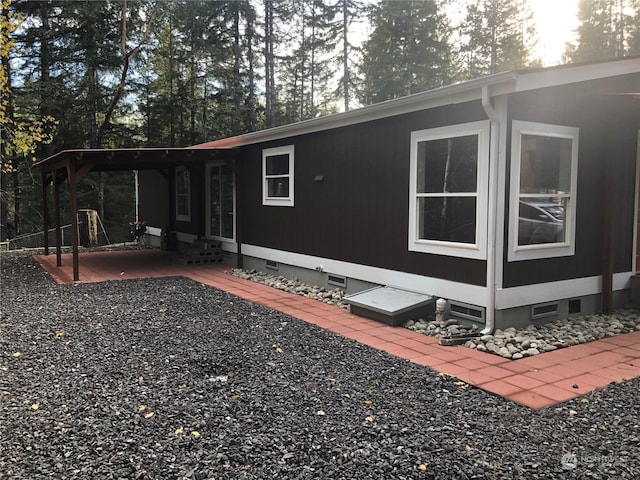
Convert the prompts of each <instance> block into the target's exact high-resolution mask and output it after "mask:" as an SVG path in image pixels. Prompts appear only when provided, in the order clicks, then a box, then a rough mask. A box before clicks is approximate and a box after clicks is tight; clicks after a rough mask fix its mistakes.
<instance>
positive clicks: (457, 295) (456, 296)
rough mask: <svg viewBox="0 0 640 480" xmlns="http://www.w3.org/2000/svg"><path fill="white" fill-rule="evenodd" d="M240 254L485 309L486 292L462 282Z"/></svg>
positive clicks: (259, 251) (252, 249)
mask: <svg viewBox="0 0 640 480" xmlns="http://www.w3.org/2000/svg"><path fill="white" fill-rule="evenodd" d="M242 254H243V255H246V256H248V257H255V258H261V259H264V260H272V261H274V262H279V263H283V264H287V265H293V266H295V267H300V268H307V269H309V270H315V269H316V268H317V267H319V266H322V269H323V270H324V271H325V272H331V273H332V274H335V275H342V276H345V277H348V278H355V279H357V280H362V281H365V282H370V283H376V284H379V285H385V286H391V287H397V288H401V289H403V290H410V291H413V292H420V293H426V294H428V295H433V296H436V297H443V298H446V299H448V300H456V301H459V302H464V303H468V304H472V305H477V306H479V307H486V298H487V294H486V290H487V289H486V288H485V287H481V286H478V285H469V284H466V283H460V282H453V281H450V280H442V279H439V278H433V277H425V276H422V275H415V274H412V273H406V272H400V271H397V270H387V269H384V268H379V267H373V266H370V265H361V264H358V263H350V262H343V261H340V260H332V259H330V258H322V257H315V256H311V255H304V254H301V253H293V252H287V251H284V250H275V249H272V248H266V247H260V246H257V245H246V244H243V245H242Z"/></svg>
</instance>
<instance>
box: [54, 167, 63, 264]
mask: <svg viewBox="0 0 640 480" xmlns="http://www.w3.org/2000/svg"><path fill="white" fill-rule="evenodd" d="M53 209H54V212H53V218H54V222H55V226H56V266H58V267H61V266H62V230H61V228H60V178H59V177H58V171H57V170H56V171H54V172H53Z"/></svg>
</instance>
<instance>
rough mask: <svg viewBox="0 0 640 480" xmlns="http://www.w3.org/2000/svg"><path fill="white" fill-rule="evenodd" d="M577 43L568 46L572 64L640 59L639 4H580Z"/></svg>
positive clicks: (634, 0) (626, 0)
mask: <svg viewBox="0 0 640 480" xmlns="http://www.w3.org/2000/svg"><path fill="white" fill-rule="evenodd" d="M578 20H579V21H580V25H579V26H578V29H577V32H576V33H577V42H576V43H575V44H571V45H568V46H567V50H566V53H565V56H566V57H567V59H568V60H569V61H571V62H586V61H594V60H604V59H607V58H616V57H624V56H628V55H640V1H639V0H580V2H579V3H578Z"/></svg>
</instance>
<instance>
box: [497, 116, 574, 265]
mask: <svg viewBox="0 0 640 480" xmlns="http://www.w3.org/2000/svg"><path fill="white" fill-rule="evenodd" d="M511 131H512V133H511V184H510V185H511V202H510V219H511V222H510V228H509V245H510V248H509V255H508V259H509V261H517V260H530V259H536V258H551V257H561V256H569V255H573V254H574V253H575V212H576V190H577V178H578V140H579V138H578V135H579V129H578V128H576V127H568V126H562V125H549V124H543V123H534V122H524V121H519V120H514V121H513V123H512V129H511Z"/></svg>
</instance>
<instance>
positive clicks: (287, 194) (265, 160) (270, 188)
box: [262, 145, 294, 207]
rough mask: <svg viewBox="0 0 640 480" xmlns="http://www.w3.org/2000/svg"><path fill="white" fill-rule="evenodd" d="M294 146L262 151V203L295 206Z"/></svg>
mask: <svg viewBox="0 0 640 480" xmlns="http://www.w3.org/2000/svg"><path fill="white" fill-rule="evenodd" d="M293 162H294V147H293V145H287V146H285V147H276V148H267V149H265V150H263V151H262V204H263V205H271V206H281V207H293V185H294V178H293V166H294V163H293Z"/></svg>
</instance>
